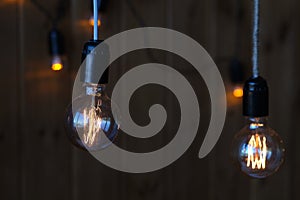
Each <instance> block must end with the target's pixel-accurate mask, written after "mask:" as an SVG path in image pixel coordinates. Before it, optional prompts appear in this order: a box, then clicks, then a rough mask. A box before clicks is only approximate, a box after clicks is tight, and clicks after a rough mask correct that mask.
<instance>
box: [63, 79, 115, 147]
mask: <svg viewBox="0 0 300 200" xmlns="http://www.w3.org/2000/svg"><path fill="white" fill-rule="evenodd" d="M84 87H85V92H84V93H83V94H82V95H80V96H79V97H77V98H76V99H75V100H74V101H73V102H72V104H71V105H70V106H69V107H68V111H67V118H66V119H67V133H68V137H69V139H70V140H71V142H72V143H73V144H74V145H76V146H77V147H80V148H82V149H87V150H89V151H97V150H101V149H103V148H105V147H107V146H108V145H109V144H111V143H112V142H113V140H114V139H115V137H116V136H117V133H118V130H119V124H120V122H117V121H116V119H115V118H114V117H113V114H112V102H111V100H110V99H109V97H108V96H107V95H106V93H105V85H102V84H101V85H97V84H85V86H84Z"/></svg>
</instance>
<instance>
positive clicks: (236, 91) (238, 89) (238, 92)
mask: <svg viewBox="0 0 300 200" xmlns="http://www.w3.org/2000/svg"><path fill="white" fill-rule="evenodd" d="M243 93H244V92H243V86H242V85H239V84H238V85H236V86H234V87H233V91H232V94H233V96H234V97H236V98H241V97H243Z"/></svg>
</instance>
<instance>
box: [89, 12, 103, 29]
mask: <svg viewBox="0 0 300 200" xmlns="http://www.w3.org/2000/svg"><path fill="white" fill-rule="evenodd" d="M89 25H90V26H92V27H93V26H94V16H93V15H91V16H90V18H89ZM100 26H101V19H100V16H99V17H98V27H100Z"/></svg>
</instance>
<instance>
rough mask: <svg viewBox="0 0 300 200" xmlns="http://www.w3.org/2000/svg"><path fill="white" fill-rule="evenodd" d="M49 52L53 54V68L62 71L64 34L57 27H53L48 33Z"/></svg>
mask: <svg viewBox="0 0 300 200" xmlns="http://www.w3.org/2000/svg"><path fill="white" fill-rule="evenodd" d="M48 37H49V38H48V40H49V53H50V55H51V69H52V70H53V71H60V70H62V69H63V66H64V65H63V55H64V46H63V45H64V44H63V35H62V34H61V33H60V32H59V31H58V30H57V29H56V28H54V27H53V28H52V30H51V31H50V32H49V35H48Z"/></svg>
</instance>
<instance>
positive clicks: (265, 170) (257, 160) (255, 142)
mask: <svg viewBox="0 0 300 200" xmlns="http://www.w3.org/2000/svg"><path fill="white" fill-rule="evenodd" d="M284 153H285V149H284V145H283V141H282V139H281V138H280V136H279V135H278V134H277V133H276V132H275V131H274V130H273V129H271V128H270V127H269V126H268V124H267V118H266V117H256V118H247V125H246V126H245V127H244V128H242V130H240V132H239V133H237V134H236V135H235V137H234V139H233V144H232V157H233V159H234V161H235V162H236V164H237V167H238V168H239V169H240V170H241V171H242V172H244V173H245V174H247V175H249V176H251V177H253V178H266V177H267V176H270V175H272V174H273V173H275V172H276V171H277V170H278V169H279V167H280V166H281V164H282V163H283V161H284Z"/></svg>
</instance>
